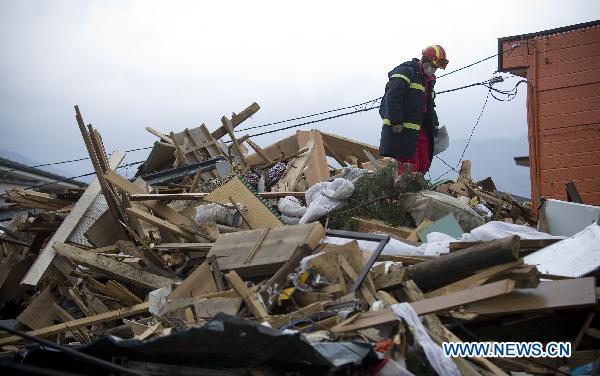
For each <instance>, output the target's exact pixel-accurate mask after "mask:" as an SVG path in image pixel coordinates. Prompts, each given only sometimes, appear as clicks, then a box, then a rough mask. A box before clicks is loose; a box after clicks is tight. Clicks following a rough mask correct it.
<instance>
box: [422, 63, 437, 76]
mask: <svg viewBox="0 0 600 376" xmlns="http://www.w3.org/2000/svg"><path fill="white" fill-rule="evenodd" d="M436 70H437V67H436V66H435V65H433V64H432V63H430V62H429V61H428V62H426V63H425V64H423V72H425V74H426V75H428V76H433V74H434V73H435V71H436Z"/></svg>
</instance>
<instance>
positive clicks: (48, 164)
mask: <svg viewBox="0 0 600 376" xmlns="http://www.w3.org/2000/svg"><path fill="white" fill-rule="evenodd" d="M153 147H154V146H148V147H144V148H137V149H130V150H125V153H131V152H134V151H140V150H148V149H152V148H153ZM88 159H90V157H82V158H77V159H71V160H68V161H60V162H50V163H42V164H38V165H33V166H28V165H25V164H24V165H23V166H25V167H29V168H38V167H47V166H54V165H59V164H65V163H73V162H80V161H86V160H88ZM19 170H21V169H20V168H13V169H11V170H2V171H0V172H1V173H4V172H13V171H19Z"/></svg>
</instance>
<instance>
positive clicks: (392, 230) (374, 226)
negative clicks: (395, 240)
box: [353, 217, 412, 239]
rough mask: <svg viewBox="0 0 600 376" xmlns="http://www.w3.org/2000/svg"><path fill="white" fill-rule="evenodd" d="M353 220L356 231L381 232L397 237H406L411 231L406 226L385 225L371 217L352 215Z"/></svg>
mask: <svg viewBox="0 0 600 376" xmlns="http://www.w3.org/2000/svg"><path fill="white" fill-rule="evenodd" d="M353 220H355V221H357V222H358V231H359V232H375V233H383V234H387V235H391V236H395V237H399V238H402V239H406V238H407V237H408V236H409V235H410V233H411V232H412V229H408V228H406V227H404V228H399V227H392V226H389V225H386V224H383V223H379V222H378V221H376V220H372V219H371V220H368V219H362V218H358V217H354V218H353Z"/></svg>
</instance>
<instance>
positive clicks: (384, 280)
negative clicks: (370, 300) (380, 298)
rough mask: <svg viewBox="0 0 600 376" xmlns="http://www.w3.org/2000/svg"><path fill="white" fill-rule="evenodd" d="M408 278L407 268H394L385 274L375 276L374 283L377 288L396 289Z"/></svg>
mask: <svg viewBox="0 0 600 376" xmlns="http://www.w3.org/2000/svg"><path fill="white" fill-rule="evenodd" d="M407 279H408V273H407V272H406V269H405V268H403V269H396V270H392V271H391V272H389V273H387V274H383V275H381V276H379V277H377V278H374V280H373V283H374V284H375V289H377V290H383V289H396V288H398V287H400V286H402V285H403V284H404V282H406V280H407Z"/></svg>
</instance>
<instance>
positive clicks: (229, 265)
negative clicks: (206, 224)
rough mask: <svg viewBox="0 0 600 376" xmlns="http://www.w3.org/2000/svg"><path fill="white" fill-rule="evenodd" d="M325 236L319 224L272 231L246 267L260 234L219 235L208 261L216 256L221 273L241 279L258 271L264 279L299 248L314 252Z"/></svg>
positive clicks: (259, 231)
mask: <svg viewBox="0 0 600 376" xmlns="http://www.w3.org/2000/svg"><path fill="white" fill-rule="evenodd" d="M324 233H325V230H324V229H323V226H321V224H320V223H318V222H316V223H310V224H306V225H290V226H282V227H278V228H274V229H271V230H270V231H269V232H268V234H267V235H266V236H265V238H264V240H263V241H262V244H260V247H259V248H258V249H257V250H256V252H255V254H254V257H252V259H251V260H250V261H249V262H248V263H245V260H246V259H247V258H248V255H249V254H250V252H252V249H253V248H254V247H255V245H256V243H257V242H258V241H259V239H260V237H261V235H262V234H263V231H261V230H253V231H240V232H234V233H230V234H222V235H220V236H219V238H218V239H217V241H216V242H215V244H214V245H213V246H212V248H211V250H210V252H209V254H208V257H211V256H216V257H217V261H218V263H219V268H220V269H221V270H232V269H235V270H237V271H238V273H240V274H241V275H243V276H248V275H249V274H248V273H255V272H261V271H263V272H265V275H271V274H272V273H274V272H275V271H276V270H277V269H279V268H280V267H281V265H283V264H284V263H285V262H286V261H287V260H289V259H290V257H291V256H292V255H293V254H294V252H295V251H296V249H297V248H298V247H301V246H302V245H305V244H306V245H307V246H308V247H309V248H310V249H311V250H314V249H315V248H316V247H317V245H318V244H319V242H320V240H321V239H322V238H323V236H324ZM257 269H258V270H257Z"/></svg>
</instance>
